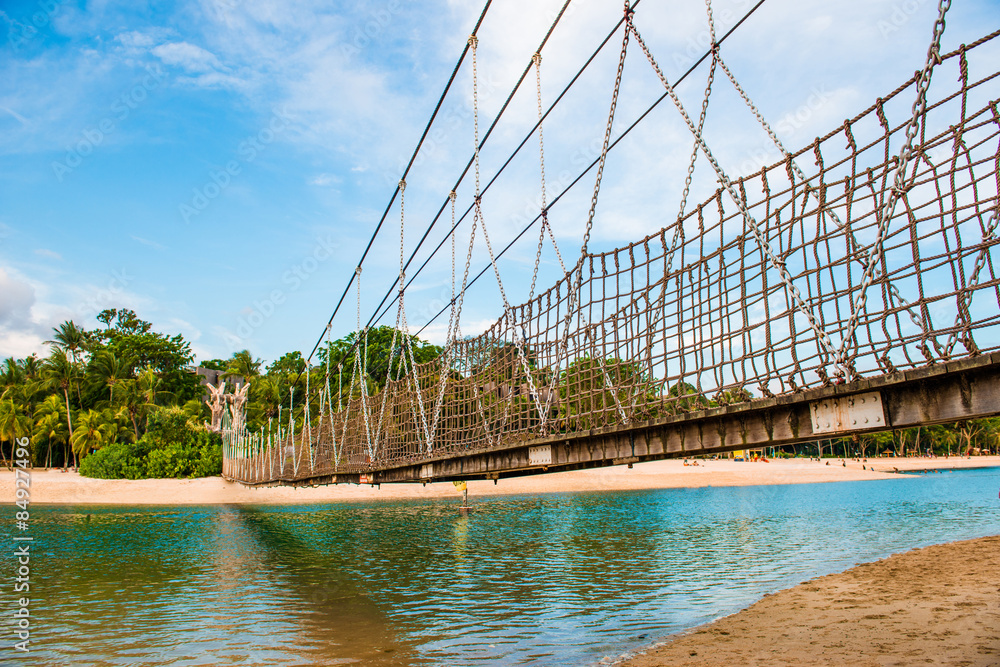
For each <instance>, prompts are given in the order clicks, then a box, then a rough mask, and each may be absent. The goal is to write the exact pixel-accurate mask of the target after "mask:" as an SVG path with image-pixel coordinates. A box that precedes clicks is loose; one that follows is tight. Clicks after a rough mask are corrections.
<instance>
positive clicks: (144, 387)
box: [137, 368, 173, 405]
mask: <svg viewBox="0 0 1000 667" xmlns="http://www.w3.org/2000/svg"><path fill="white" fill-rule="evenodd" d="M137 384H138V386H139V390H140V391H141V392H142V395H143V399H144V400H145V402H146V403H147V404H148V405H158V403H157V400H159V399H162V398H164V397H165V396H173V392H169V391H165V390H163V389H160V387H162V386H163V380H162V379H161V378H160V376H159V375H157V374H156V371H154V370H153V369H152V368H147V369H146V370H144V371H143V372H142V373H140V374H139V377H138V378H137Z"/></svg>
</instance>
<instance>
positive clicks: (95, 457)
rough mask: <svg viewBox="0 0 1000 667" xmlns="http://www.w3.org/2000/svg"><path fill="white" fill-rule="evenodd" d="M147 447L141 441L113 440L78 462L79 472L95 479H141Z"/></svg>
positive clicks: (144, 475)
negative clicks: (124, 441)
mask: <svg viewBox="0 0 1000 667" xmlns="http://www.w3.org/2000/svg"><path fill="white" fill-rule="evenodd" d="M147 454H148V449H147V447H146V446H145V445H144V444H143V443H142V441H140V442H138V443H122V442H113V443H111V444H109V445H106V446H104V447H102V448H101V449H99V450H97V451H96V452H94V453H93V454H91V455H90V456H86V457H84V459H83V461H81V462H80V474H81V475H82V476H84V477H95V478H97V479H143V478H144V477H146V456H147Z"/></svg>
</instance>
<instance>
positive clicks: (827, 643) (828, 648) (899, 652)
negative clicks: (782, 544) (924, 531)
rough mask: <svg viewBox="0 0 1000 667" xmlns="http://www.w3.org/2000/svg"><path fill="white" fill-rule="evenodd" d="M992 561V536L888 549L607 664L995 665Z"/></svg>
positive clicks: (996, 606) (999, 633) (998, 548)
mask: <svg viewBox="0 0 1000 667" xmlns="http://www.w3.org/2000/svg"><path fill="white" fill-rule="evenodd" d="M998 560H1000V535H994V536H990V537H981V538H977V539H973V540H963V541H958V542H948V543H945V544H936V545H932V546H928V547H923V548H918V549H912V550H910V551H906V552H903V553H898V554H893V555H891V556H889V557H887V558H884V559H881V560H877V561H874V562H871V563H863V564H861V565H856V566H855V567H852V568H850V569H848V570H845V571H843V572H839V573H835V574H829V575H824V576H821V577H816V578H814V579H810V580H808V581H805V582H803V583H801V584H799V585H797V586H793V587H791V588H787V589H784V590H781V591H778V592H776V593H773V594H771V595H766V596H764V597H763V598H762V599H760V600H759V601H757V602H756V603H754V604H752V605H750V606H749V607H747V608H746V609H743V610H741V611H738V612H736V613H735V614H732V615H729V616H725V617H723V618H720V619H717V620H715V621H713V622H711V623H707V624H705V625H701V626H699V627H696V628H693V629H691V630H688V631H685V632H683V633H680V634H677V635H674V636H672V637H669V638H666V639H665V640H664V641H661V642H657V643H655V644H653V645H651V646H649V647H647V648H646V649H644V650H642V651H641V652H632V653H629V654H626V655H624V656H622V657H621V658H620V659H619V660H617V661H615V662H614V663H613V664H615V665H618V666H619V667H661V666H666V665H671V666H672V665H682V666H683V665H689V666H692V667H693V666H694V665H698V666H702V667H704V666H708V667H715V666H718V667H722V666H727V667H728V666H729V665H805V666H812V665H837V664H847V665H910V664H916V663H918V662H919V663H929V664H944V665H972V666H977V667H978V666H981V667H987V666H990V665H997V664H1000V596H998V595H997V591H998V590H1000V568H997V567H995V566H994V565H993V564H994V563H996V562H997V561H998ZM929 574H930V575H931V576H928V575H929Z"/></svg>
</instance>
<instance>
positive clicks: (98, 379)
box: [87, 350, 136, 405]
mask: <svg viewBox="0 0 1000 667" xmlns="http://www.w3.org/2000/svg"><path fill="white" fill-rule="evenodd" d="M135 361H136V360H135V357H133V356H130V355H125V356H122V357H118V356H115V353H114V352H112V351H110V350H98V351H97V353H95V354H94V356H93V357H92V358H91V360H90V364H88V366H87V374H88V375H89V376H90V377H91V381H93V382H94V383H95V384H97V385H100V386H106V387H108V389H110V391H111V397H110V398H111V401H110V402H111V404H112V405H114V403H115V387H117V386H118V385H120V384H121V383H122V382H123V381H125V380H127V379H128V378H131V377H132V369H133V368H134V367H135Z"/></svg>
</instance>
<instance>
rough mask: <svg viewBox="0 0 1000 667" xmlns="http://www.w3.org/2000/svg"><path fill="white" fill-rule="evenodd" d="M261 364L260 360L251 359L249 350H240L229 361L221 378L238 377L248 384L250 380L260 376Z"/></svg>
mask: <svg viewBox="0 0 1000 667" xmlns="http://www.w3.org/2000/svg"><path fill="white" fill-rule="evenodd" d="M262 363H263V361H262V360H260V359H254V358H253V355H252V354H250V350H240V351H239V352H237V353H235V354H234V355H233V357H232V359H230V360H229V367H228V368H226V372H225V373H224V374H223V377H225V378H231V377H237V376H238V377H242V378H243V379H244V380H246V381H247V382H249V381H250V379H251V378H255V377H257V376H258V375H260V365H261V364H262Z"/></svg>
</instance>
